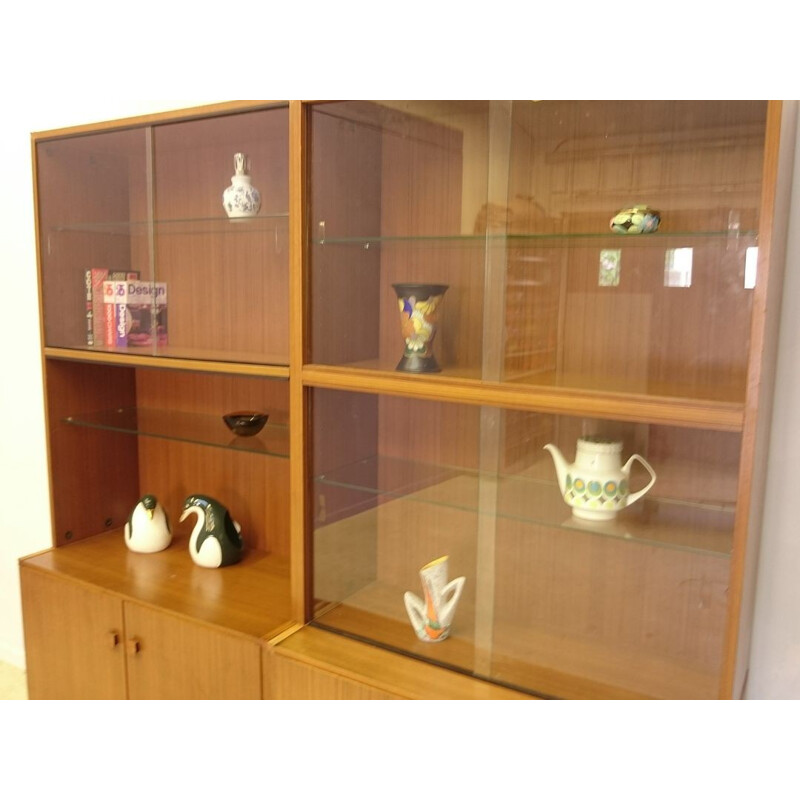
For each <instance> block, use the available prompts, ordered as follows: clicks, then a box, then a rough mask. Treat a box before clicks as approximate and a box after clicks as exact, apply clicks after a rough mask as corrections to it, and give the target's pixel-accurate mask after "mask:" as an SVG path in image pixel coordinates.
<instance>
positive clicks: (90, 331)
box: [83, 269, 94, 347]
mask: <svg viewBox="0 0 800 800" xmlns="http://www.w3.org/2000/svg"><path fill="white" fill-rule="evenodd" d="M83 287H84V291H85V294H86V344H87V345H89V347H94V288H93V285H92V270H90V269H87V270H86V271H85V273H84V276H83Z"/></svg>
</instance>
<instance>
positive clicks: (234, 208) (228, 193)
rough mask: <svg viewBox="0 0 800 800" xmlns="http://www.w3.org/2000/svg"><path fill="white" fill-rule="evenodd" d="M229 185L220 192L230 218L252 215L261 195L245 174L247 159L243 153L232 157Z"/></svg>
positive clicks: (258, 205) (256, 212)
mask: <svg viewBox="0 0 800 800" xmlns="http://www.w3.org/2000/svg"><path fill="white" fill-rule="evenodd" d="M233 169H234V174H233V176H232V177H231V185H230V186H229V187H228V188H227V189H226V190H225V191H224V192H223V193H222V205H223V206H224V208H225V212H226V213H227V215H228V216H229V217H230V218H231V219H241V218H242V217H254V216H255V215H256V214H258V211H259V209H260V208H261V195H260V194H259V191H258V189H256V188H255V186H253V185H252V183H251V179H250V176H249V175H248V174H247V169H248V159H247V156H246V155H245V154H244V153H236V155H235V156H234V157H233Z"/></svg>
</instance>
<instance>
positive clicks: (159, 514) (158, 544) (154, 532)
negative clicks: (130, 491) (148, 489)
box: [125, 494, 172, 553]
mask: <svg viewBox="0 0 800 800" xmlns="http://www.w3.org/2000/svg"><path fill="white" fill-rule="evenodd" d="M171 541H172V528H171V527H170V524H169V517H168V516H167V512H166V511H164V506H162V505H161V503H159V502H158V499H157V498H156V497H155V495H152V494H146V495H145V496H144V497H143V498H142V499H141V500H140V501H139V502H138V503H137V504H136V505H135V506H134V508H133V511H131V514H130V516H129V517H128V521H127V522H126V523H125V544H126V545H128V549H129V550H133V551H134V552H135V553H157V552H158V551H159V550H164V549H165V548H167V547H169V544H170V542H171Z"/></svg>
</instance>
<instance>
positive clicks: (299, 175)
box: [21, 101, 796, 698]
mask: <svg viewBox="0 0 800 800" xmlns="http://www.w3.org/2000/svg"><path fill="white" fill-rule="evenodd" d="M795 114H796V109H795V107H794V104H792V103H780V102H777V101H775V102H764V101H702V102H701V101H641V102H640V101H592V102H579V101H569V102H568V101H564V102H552V101H547V102H541V103H532V102H528V101H520V102H513V103H512V102H505V101H491V102H489V101H487V102H483V101H425V102H416V101H407V102H400V101H392V102H363V101H358V102H355V101H342V102H323V103H306V102H299V101H291V102H289V103H267V102H262V103H245V102H239V103H229V104H223V105H220V106H214V107H207V108H200V109H192V110H189V111H182V112H175V113H174V114H160V115H153V116H150V117H144V118H136V119H130V120H121V121H118V122H110V123H104V124H100V125H91V126H85V127H80V128H72V129H67V130H60V131H50V132H45V133H37V134H34V135H33V157H34V166H35V186H36V202H37V236H38V254H39V275H40V286H41V292H40V296H41V309H42V332H43V368H44V374H45V391H46V409H47V425H48V443H49V459H50V474H51V495H52V508H53V528H54V530H53V545H54V546H53V548H52V549H51V550H48V551H46V552H45V553H40V554H36V555H33V556H30V557H28V558H25V559H22V561H21V575H22V590H23V613H24V622H25V636H26V651H27V658H28V671H29V684H30V694H31V696H32V697H81V696H94V695H97V696H114V697H184V696H188V697H248V698H253V697H265V698H272V697H274V698H294V697H300V696H305V697H342V698H348V697H349V698H391V697H401V698H403V697H407V698H411V697H474V698H480V697H496V698H500V697H511V698H522V697H535V696H543V697H564V698H604V697H609V698H627V697H653V698H656V697H678V698H706V697H737V696H740V694H741V691H742V685H743V682H744V680H745V678H746V667H747V654H748V641H749V626H750V621H749V613H750V612H749V609H750V607H751V603H752V590H753V564H754V553H755V551H756V548H757V544H758V535H759V524H760V508H761V498H762V481H763V471H764V464H765V458H766V451H765V446H766V440H767V436H766V432H767V430H768V425H769V415H770V408H771V384H772V378H771V375H772V368H773V363H774V350H775V332H776V329H777V323H778V315H779V311H780V307H779V306H780V303H779V297H780V285H781V278H782V270H783V248H784V240H785V235H786V225H787V220H786V210H787V205H788V200H787V198H788V186H789V174H788V173H789V170H788V168H787V164H788V163H789V161H788V160H787V159H790V157H791V151H792V146H793V143H794V135H793V126H794V124H795ZM236 152H244V153H246V154H247V155H248V156H249V158H250V163H251V174H252V179H253V183H254V185H255V186H256V187H257V188H258V189H259V190H260V191H261V193H262V207H261V211H260V213H259V215H258V216H257V217H255V218H253V219H248V220H243V221H231V220H228V219H227V218H226V216H225V213H224V211H223V209H222V204H221V196H222V191H223V189H224V188H225V187H226V186H227V185H228V183H229V181H230V176H231V174H232V171H233V154H234V153H236ZM645 202H646V203H647V204H648V205H649V206H651V207H654V208H657V209H658V210H660V212H661V214H662V222H661V226H660V228H659V230H658V231H657V232H656V233H654V234H649V235H641V236H623V235H618V234H613V233H611V232H610V231H609V229H608V222H609V219H610V217H611V216H612V215H613V214H614V213H615V212H616V211H618V210H619V209H621V208H623V207H626V206H630V205H633V204H636V203H645ZM90 268H106V269H112V270H121V271H136V272H138V273H139V274H140V276H141V278H142V279H143V280H147V281H156V282H164V283H165V284H166V286H167V289H168V342H167V343H166V344H158V343H156V344H151V345H148V346H147V347H133V346H128V347H126V348H122V347H111V346H107V345H105V344H103V343H100V342H98V341H95V342H94V343H92V344H89V343H87V339H86V319H85V315H84V313H83V310H84V308H85V290H84V285H83V276H84V272H85V270H86V269H90ZM398 282H425V283H438V284H446V285H447V287H448V289H447V292H446V294H445V297H444V300H443V302H442V306H441V309H440V314H439V316H440V319H439V330H438V332H437V338H436V340H435V344H434V350H435V352H436V357H437V360H438V361H439V362H440V364H441V366H442V371H441V372H439V373H435V374H409V373H403V372H398V371H397V370H396V369H395V366H396V364H397V361H398V358H399V356H400V354H401V352H402V340H401V337H400V324H399V317H398V313H397V300H396V297H395V295H394V292H393V290H392V284H394V283H398ZM237 409H254V410H264V411H267V412H269V414H270V419H269V422H268V424H267V426H266V428H265V429H264V431H263V432H262V433H261V434H259V435H258V436H257V437H254V438H253V439H243V438H234V437H232V435H231V434H230V433H229V431H228V430H227V429H226V428H225V427H224V425H223V423H222V419H221V418H222V414H224V413H226V412H228V411H234V410H237ZM587 434H600V435H604V436H613V437H614V438H617V439H619V440H621V441H622V442H623V443H624V453H625V458H627V457H628V456H629V455H630V454H632V453H634V452H636V453H640V454H641V455H643V456H644V457H646V458H647V459H648V461H649V462H650V463H651V464H652V465H653V467H654V468H655V470H656V473H657V475H658V480H657V482H656V485H655V487H654V488H653V490H652V491H651V492H650V493H649V494H648V495H647V497H646V498H645V499H644V500H642V501H640V502H639V503H637V504H636V505H635V506H632V507H630V508H627V509H624V510H623V511H622V512H621V513H620V514H619V516H618V518H617V520H615V521H614V522H612V523H604V524H601V525H597V524H589V525H585V524H583V525H582V524H580V523H578V522H576V521H575V520H573V519H572V518H571V516H570V513H569V509H568V508H567V507H566V505H565V504H564V503H563V501H562V499H561V497H560V495H559V491H558V486H557V482H556V478H555V472H554V470H553V466H552V462H551V461H550V457H549V455H548V454H547V453H546V452H544V451H543V445H544V444H546V443H548V442H552V443H556V444H557V445H558V446H559V447H560V448H561V450H562V452H563V453H564V455H565V457H566V458H567V460H568V461H571V460H572V456H573V455H574V452H575V449H574V448H575V441H576V439H577V438H578V437H579V436H582V435H587ZM631 480H632V483H633V484H635V483H636V482H637V481H639V482H642V480H643V479H642V476H641V475H639V474H637V473H636V472H635V471H634V473H633V475H632V478H631ZM197 491H202V492H205V493H207V494H211V495H212V496H216V497H219V498H220V499H222V500H223V501H224V502H226V504H227V505H228V506H229V508H230V509H231V512H232V514H233V516H234V517H235V518H236V519H237V520H238V521H239V522H240V523H241V525H242V533H243V536H244V538H245V542H246V557H245V559H244V561H243V562H242V563H241V564H238V565H235V566H232V567H228V568H224V569H220V570H204V569H202V568H200V567H196V566H195V565H194V564H193V563H192V562H191V560H190V558H189V555H188V552H187V551H186V545H187V542H188V536H189V533H190V531H191V524H190V522H189V521H187V522H186V523H182V524H181V525H178V524H177V518H178V516H179V514H180V509H181V505H182V502H183V498H184V497H186V496H187V495H188V494H190V493H192V492H197ZM147 492H151V493H154V494H156V495H157V496H158V497H159V499H160V500H161V501H162V502H163V503H164V505H165V507H166V508H167V510H168V512H169V513H170V516H171V517H172V518H173V521H174V533H175V538H174V540H173V544H172V545H171V547H170V548H168V549H167V550H166V551H163V552H162V553H159V554H153V555H141V554H135V553H131V552H129V551H128V550H127V548H126V547H125V545H124V542H123V540H122V537H121V533H120V529H121V527H122V525H123V524H124V522H125V520H126V518H127V516H128V514H129V513H130V510H131V509H132V507H133V505H134V504H135V503H136V501H137V500H138V498H139V497H140V496H141V495H143V494H144V493H147ZM445 554H446V555H449V556H450V562H451V566H452V570H453V571H454V573H453V574H454V575H455V574H459V575H464V576H465V577H466V579H467V580H466V584H465V590H464V594H463V596H462V599H461V601H460V604H459V608H458V611H457V616H456V622H455V624H454V628H453V633H452V635H451V637H450V638H449V639H448V640H446V641H444V642H438V643H436V644H430V643H424V642H420V641H419V640H417V639H416V637H415V635H414V633H413V630H412V628H411V626H410V624H409V621H408V618H407V617H406V615H405V610H404V607H403V593H404V592H405V591H409V590H410V591H413V592H415V593H421V591H420V588H421V587H420V584H419V577H418V570H419V569H420V567H421V566H422V565H423V564H425V563H426V562H427V561H430V560H431V559H432V558H436V557H438V556H440V555H445ZM59 607H64V608H65V609H69V610H70V611H69V614H68V615H67V619H66V620H65V619H64V618H63V615H60V614H59V615H55V614H54V611H53V610H54V609H55V608H59ZM165 663H172V664H175V663H177V664H180V666H179V670H180V672H181V675H180V676H171V678H170V679H168V678H167V677H165V676H163V675H162V674H161V671H162V670H161V667H163V665H164V664H165ZM56 664H57V665H58V669H55V668H54V665H56ZM89 664H91V667H92V669H91V670H90V669H89V668H88V667H89ZM231 665H235V667H232V666H231ZM233 673H235V675H234V674H233Z"/></svg>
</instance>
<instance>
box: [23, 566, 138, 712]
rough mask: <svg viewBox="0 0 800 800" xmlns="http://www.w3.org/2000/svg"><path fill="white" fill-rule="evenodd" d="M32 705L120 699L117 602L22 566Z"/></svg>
mask: <svg viewBox="0 0 800 800" xmlns="http://www.w3.org/2000/svg"><path fill="white" fill-rule="evenodd" d="M20 584H21V590H22V617H23V623H24V629H25V654H26V661H27V667H26V669H27V673H28V696H29V697H30V699H31V700H123V699H125V651H124V647H123V638H124V636H123V619H122V602H121V601H120V600H119V599H118V598H116V597H114V596H112V595H109V594H106V593H105V592H103V591H100V590H97V589H92V588H89V587H86V586H83V585H81V584H79V583H75V582H73V581H71V580H68V579H65V578H62V577H59V576H58V575H53V574H48V573H43V572H39V571H37V570H35V569H32V568H30V567H26V566H24V565H23V566H21V568H20Z"/></svg>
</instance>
